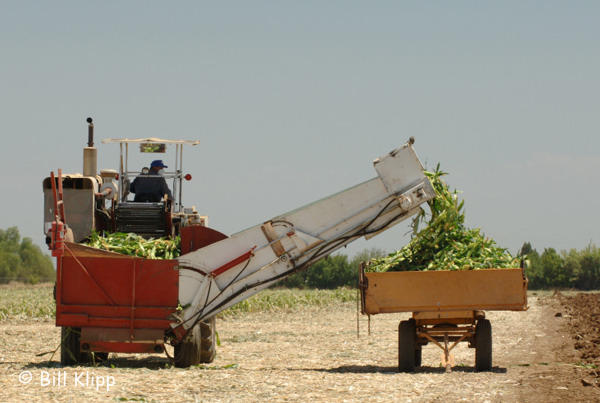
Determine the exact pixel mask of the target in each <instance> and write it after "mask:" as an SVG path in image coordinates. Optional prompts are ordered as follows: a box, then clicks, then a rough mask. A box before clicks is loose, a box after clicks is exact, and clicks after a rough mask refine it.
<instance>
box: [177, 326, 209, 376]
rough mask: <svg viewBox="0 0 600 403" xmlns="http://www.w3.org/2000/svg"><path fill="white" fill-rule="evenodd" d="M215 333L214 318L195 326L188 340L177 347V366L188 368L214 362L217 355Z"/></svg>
mask: <svg viewBox="0 0 600 403" xmlns="http://www.w3.org/2000/svg"><path fill="white" fill-rule="evenodd" d="M215 331H216V326H215V318H214V317H212V318H210V319H207V320H205V321H202V322H200V323H198V324H197V325H196V326H194V327H193V328H192V330H190V332H189V334H188V336H187V338H186V340H184V341H182V342H181V343H179V344H177V345H176V346H175V357H174V361H175V366H176V367H179V368H187V367H189V366H191V365H197V364H201V363H203V364H205V363H211V362H213V360H214V359H215V356H216V355H217V350H216V336H215Z"/></svg>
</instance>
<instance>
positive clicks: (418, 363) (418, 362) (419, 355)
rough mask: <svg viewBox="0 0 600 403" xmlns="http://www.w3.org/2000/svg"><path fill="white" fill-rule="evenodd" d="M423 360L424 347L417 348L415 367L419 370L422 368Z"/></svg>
mask: <svg viewBox="0 0 600 403" xmlns="http://www.w3.org/2000/svg"><path fill="white" fill-rule="evenodd" d="M422 358H423V349H422V346H417V347H416V348H415V367H416V368H419V367H420V366H421V359H422Z"/></svg>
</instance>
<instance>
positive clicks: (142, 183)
mask: <svg viewBox="0 0 600 403" xmlns="http://www.w3.org/2000/svg"><path fill="white" fill-rule="evenodd" d="M129 190H130V191H131V192H132V193H135V198H134V199H133V201H134V202H159V201H161V200H162V199H163V197H164V195H165V194H167V195H168V197H169V199H173V195H172V194H171V191H170V190H169V186H167V181H165V178H163V177H162V176H161V175H158V174H152V173H150V174H148V175H140V176H138V177H136V178H135V179H134V180H133V182H132V183H131V185H130V186H129Z"/></svg>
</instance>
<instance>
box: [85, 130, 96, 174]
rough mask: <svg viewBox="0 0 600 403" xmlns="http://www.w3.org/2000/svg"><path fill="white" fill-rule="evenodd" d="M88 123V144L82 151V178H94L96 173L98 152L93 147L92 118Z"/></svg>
mask: <svg viewBox="0 0 600 403" xmlns="http://www.w3.org/2000/svg"><path fill="white" fill-rule="evenodd" d="M87 122H88V143H87V147H85V148H84V149H83V176H96V172H97V171H98V150H97V149H96V147H94V124H93V123H92V118H87Z"/></svg>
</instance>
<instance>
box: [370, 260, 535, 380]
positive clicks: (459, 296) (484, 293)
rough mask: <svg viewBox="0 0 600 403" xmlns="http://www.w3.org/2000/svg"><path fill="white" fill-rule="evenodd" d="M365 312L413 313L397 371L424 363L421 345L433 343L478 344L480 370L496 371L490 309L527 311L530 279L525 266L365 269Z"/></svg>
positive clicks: (403, 325)
mask: <svg viewBox="0 0 600 403" xmlns="http://www.w3.org/2000/svg"><path fill="white" fill-rule="evenodd" d="M359 280H360V282H359V287H360V290H361V302H362V313H363V314H367V315H374V314H378V313H392V312H412V318H411V319H409V320H405V321H401V322H400V325H399V327H398V369H399V371H401V372H412V371H414V369H415V367H419V366H420V365H421V349H422V347H423V346H424V345H426V344H428V343H430V342H431V343H433V344H435V345H436V346H438V347H440V348H441V349H442V350H443V351H444V359H445V365H446V368H447V369H448V370H449V369H450V367H451V365H450V351H452V349H453V348H454V347H456V345H458V343H460V342H463V341H464V342H468V343H469V347H471V348H475V369H476V370H477V371H489V370H491V369H492V327H491V324H490V321H489V320H488V319H485V312H484V310H488V311H506V310H508V311H524V310H526V309H527V278H526V277H525V273H524V270H523V269H522V268H516V269H484V270H461V271H445V270H444V271H403V272H384V273H365V271H364V265H362V266H361V269H360V279H359Z"/></svg>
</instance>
